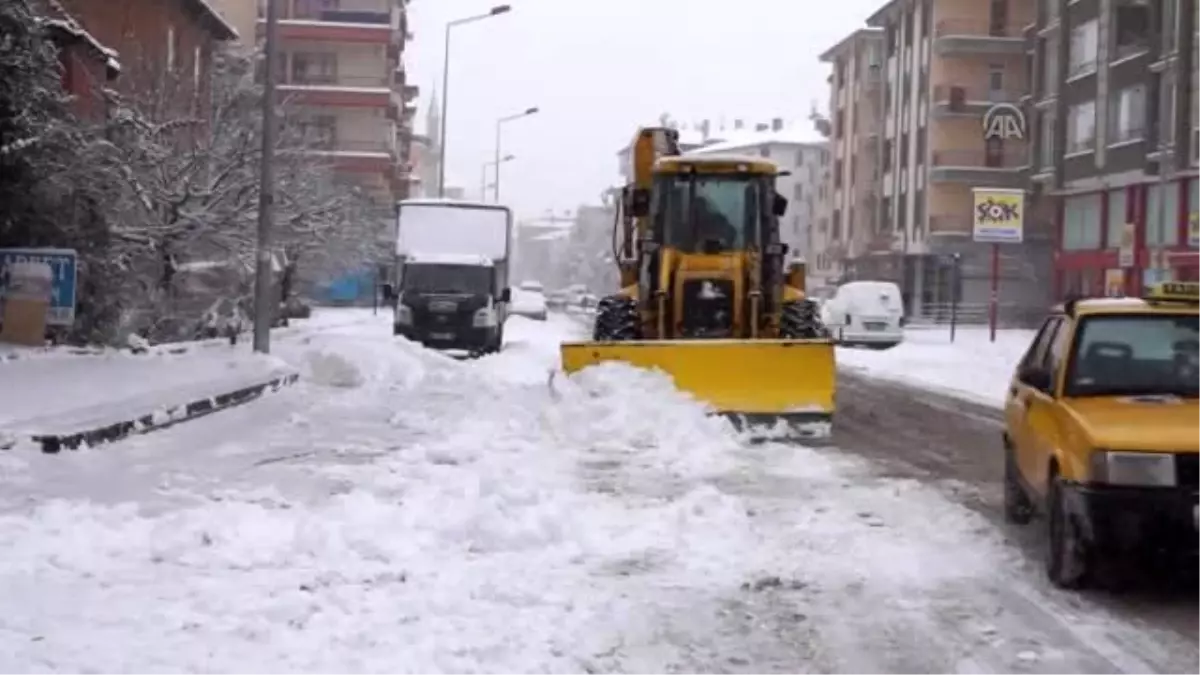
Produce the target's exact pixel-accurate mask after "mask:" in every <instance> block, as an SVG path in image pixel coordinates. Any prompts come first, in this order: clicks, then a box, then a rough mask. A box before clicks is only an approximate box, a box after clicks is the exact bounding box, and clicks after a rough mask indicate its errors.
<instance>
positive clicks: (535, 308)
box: [509, 284, 546, 321]
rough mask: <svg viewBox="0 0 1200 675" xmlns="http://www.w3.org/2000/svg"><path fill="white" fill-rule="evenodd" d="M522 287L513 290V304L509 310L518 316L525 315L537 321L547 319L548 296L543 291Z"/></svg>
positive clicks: (522, 285)
mask: <svg viewBox="0 0 1200 675" xmlns="http://www.w3.org/2000/svg"><path fill="white" fill-rule="evenodd" d="M524 286H525V284H521V287H519V288H517V289H516V290H514V291H513V295H512V304H511V305H509V311H510V312H511V313H513V314H516V315H517V316H523V317H526V318H529V319H534V320H535V321H545V320H546V296H544V295H542V292H541V291H537V290H529V289H527V288H525V287H524Z"/></svg>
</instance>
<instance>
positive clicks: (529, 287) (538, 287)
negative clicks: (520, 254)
mask: <svg viewBox="0 0 1200 675" xmlns="http://www.w3.org/2000/svg"><path fill="white" fill-rule="evenodd" d="M517 288H520V289H521V290H523V291H534V292H537V293H541V294H542V295H545V294H546V289H545V287H543V286H542V282H540V281H538V280H536V279H526V280H525V281H522V282H521V285H520V286H518V287H517Z"/></svg>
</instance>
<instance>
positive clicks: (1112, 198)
mask: <svg viewBox="0 0 1200 675" xmlns="http://www.w3.org/2000/svg"><path fill="white" fill-rule="evenodd" d="M1058 211H1059V216H1058V228H1057V233H1058V242H1057V247H1056V251H1055V256H1054V258H1055V296H1056V297H1057V298H1058V299H1060V300H1062V299H1066V298H1071V297H1080V296H1099V295H1108V296H1119V295H1138V294H1140V293H1142V292H1143V290H1144V289H1145V288H1146V286H1148V285H1150V284H1154V283H1158V282H1161V281H1196V280H1197V279H1198V273H1197V272H1198V270H1197V266H1198V263H1200V258H1198V257H1197V247H1198V246H1200V218H1198V211H1200V185H1198V183H1197V179H1196V177H1194V176H1193V177H1188V178H1183V179H1178V180H1174V181H1171V182H1168V183H1165V184H1161V183H1140V184H1135V185H1129V186H1126V187H1121V188H1114V189H1110V190H1105V191H1100V192H1089V193H1084V194H1073V195H1068V196H1064V197H1061V198H1060V201H1059V209H1058Z"/></svg>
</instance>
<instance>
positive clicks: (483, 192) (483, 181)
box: [479, 155, 517, 202]
mask: <svg viewBox="0 0 1200 675" xmlns="http://www.w3.org/2000/svg"><path fill="white" fill-rule="evenodd" d="M515 159H517V157H516V155H504V157H502V159H500V161H499V162H484V163H482V166H480V167H479V168H480V173H479V201H480V202H484V201H487V169H490V168H492V167H499V166H500V165H503V163H504V162H511V161H512V160H515ZM497 173H499V172H498V171H497Z"/></svg>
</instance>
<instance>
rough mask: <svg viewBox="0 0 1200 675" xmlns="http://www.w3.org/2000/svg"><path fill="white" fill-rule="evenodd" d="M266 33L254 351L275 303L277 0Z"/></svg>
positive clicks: (270, 5) (265, 342) (265, 338)
mask: <svg viewBox="0 0 1200 675" xmlns="http://www.w3.org/2000/svg"><path fill="white" fill-rule="evenodd" d="M266 9H267V17H266V18H267V35H266V45H265V46H264V51H265V52H266V55H265V60H266V63H265V64H264V65H265V67H266V72H265V73H264V74H263V99H262V116H263V125H262V157H260V158H259V172H260V176H259V186H258V232H257V234H258V241H257V246H256V250H255V268H254V351H256V352H261V353H263V354H266V353H267V352H269V351H271V319H272V318H273V317H274V314H275V311H276V307H277V306H278V303H275V302H272V301H271V273H272V270H273V265H272V262H273V255H272V252H271V228H272V226H273V224H274V221H275V130H276V127H275V105H276V103H277V101H276V100H275V76H276V72H275V70H276V68H275V61H276V60H277V59H278V58H279V53H278V44H279V2H278V0H267V7H266Z"/></svg>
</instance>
